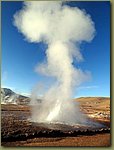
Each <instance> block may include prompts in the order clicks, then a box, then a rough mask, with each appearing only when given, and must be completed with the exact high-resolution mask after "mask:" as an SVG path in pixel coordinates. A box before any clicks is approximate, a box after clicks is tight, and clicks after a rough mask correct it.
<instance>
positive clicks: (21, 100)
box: [1, 88, 30, 105]
mask: <svg viewBox="0 0 114 150" xmlns="http://www.w3.org/2000/svg"><path fill="white" fill-rule="evenodd" d="M29 103H30V98H29V97H26V96H23V95H20V94H17V93H15V92H13V91H12V90H10V89H8V88H1V104H19V105H27V104H29Z"/></svg>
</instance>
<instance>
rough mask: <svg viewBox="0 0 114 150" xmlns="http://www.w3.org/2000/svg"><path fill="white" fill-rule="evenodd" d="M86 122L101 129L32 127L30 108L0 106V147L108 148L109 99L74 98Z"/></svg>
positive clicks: (47, 125) (63, 126)
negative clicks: (0, 144)
mask: <svg viewBox="0 0 114 150" xmlns="http://www.w3.org/2000/svg"><path fill="white" fill-rule="evenodd" d="M77 101H78V102H79V104H80V109H81V111H82V112H84V113H85V114H86V115H87V116H88V119H90V120H92V121H93V122H97V123H100V124H102V127H96V128H91V127H89V126H88V127H84V126H81V127H80V126H76V127H75V126H68V125H64V124H63V125H62V124H35V123H32V122H30V114H31V112H30V106H27V105H14V104H7V105H4V104H2V105H1V109H2V112H1V139H2V140H1V141H2V146H110V99H109V98H102V97H101V98H98V97H94V98H92V97H88V98H78V99H77Z"/></svg>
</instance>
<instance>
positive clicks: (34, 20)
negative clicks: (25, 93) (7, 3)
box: [14, 1, 95, 123]
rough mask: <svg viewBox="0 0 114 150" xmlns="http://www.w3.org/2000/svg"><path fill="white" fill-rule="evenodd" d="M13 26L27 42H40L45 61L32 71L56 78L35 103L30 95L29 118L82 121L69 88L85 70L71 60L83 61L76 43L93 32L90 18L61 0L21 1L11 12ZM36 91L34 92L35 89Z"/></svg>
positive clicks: (71, 90) (79, 80) (89, 37)
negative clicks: (59, 0)
mask: <svg viewBox="0 0 114 150" xmlns="http://www.w3.org/2000/svg"><path fill="white" fill-rule="evenodd" d="M14 25H15V26H16V27H17V28H18V30H19V31H20V32H21V33H23V35H24V36H25V38H26V39H27V40H28V41H29V42H35V43H39V42H41V41H42V42H44V43H46V44H47V45H48V48H47V50H46V58H47V61H46V62H45V63H42V64H40V65H39V66H37V67H36V71H37V72H40V73H42V74H44V75H47V76H52V77H54V78H55V79H56V82H55V84H53V85H52V86H50V88H49V89H48V90H47V91H46V92H45V93H44V95H43V102H42V103H41V104H37V103H36V97H35V92H33V94H32V103H33V104H35V106H34V107H33V115H32V117H33V120H34V121H39V122H53V121H59V122H66V123H80V122H82V120H83V119H82V117H81V113H80V111H79V109H78V108H79V107H78V104H76V105H75V104H74V102H73V101H72V100H71V97H72V93H73V88H74V87H77V86H79V84H80V83H81V82H83V81H85V80H86V79H87V78H88V76H89V73H88V72H83V71H82V70H81V69H78V68H75V67H74V66H73V60H74V59H76V60H77V62H78V61H81V60H83V57H82V55H81V53H80V49H79V44H80V43H81V42H82V41H86V42H90V41H91V40H92V39H93V37H94V33H95V28H94V23H93V21H92V19H91V17H90V16H89V15H88V14H87V13H86V12H85V11H84V10H80V9H79V8H77V7H70V6H68V5H65V4H64V3H62V2H52V1H44V2H41V1H39V2H24V5H23V8H22V10H20V11H19V12H17V13H16V14H15V15H14ZM37 92H38V91H37Z"/></svg>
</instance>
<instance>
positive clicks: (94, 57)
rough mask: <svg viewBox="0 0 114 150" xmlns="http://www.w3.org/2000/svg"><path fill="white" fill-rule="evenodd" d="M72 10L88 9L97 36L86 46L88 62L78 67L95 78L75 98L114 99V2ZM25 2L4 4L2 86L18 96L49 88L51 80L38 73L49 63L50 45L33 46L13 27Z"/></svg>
mask: <svg viewBox="0 0 114 150" xmlns="http://www.w3.org/2000/svg"><path fill="white" fill-rule="evenodd" d="M67 5H70V6H71V7H76V6H77V7H79V8H80V9H85V10H86V12H87V13H89V14H90V15H91V17H92V20H93V21H94V23H95V28H96V36H95V38H94V39H93V41H92V42H91V43H82V45H81V53H82V55H83V57H84V61H83V62H81V63H79V64H78V66H77V64H76V63H75V61H74V66H77V67H79V68H81V69H82V70H89V71H90V72H91V74H92V79H91V80H90V81H88V82H86V83H83V84H81V85H80V87H79V88H78V90H77V91H76V90H75V91H76V92H75V94H74V97H80V96H110V3H109V2H67ZM21 8H22V2H2V87H9V88H11V89H12V90H14V91H16V92H18V93H30V92H31V90H32V88H33V87H34V86H35V85H36V84H37V83H39V82H42V81H43V82H45V83H46V84H47V87H48V86H49V84H50V82H52V81H51V78H48V77H44V76H42V75H40V74H37V73H36V72H35V71H34V68H35V66H36V65H37V64H38V63H41V62H42V61H43V60H45V50H46V45H45V44H44V43H42V42H41V43H38V44H35V43H29V42H27V41H26V40H25V38H24V36H23V35H22V34H21V33H19V32H18V31H17V28H16V27H15V26H13V15H14V14H15V12H16V11H18V10H19V9H21Z"/></svg>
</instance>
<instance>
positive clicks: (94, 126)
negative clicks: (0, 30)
mask: <svg viewBox="0 0 114 150" xmlns="http://www.w3.org/2000/svg"><path fill="white" fill-rule="evenodd" d="M15 3H17V2H15ZM15 3H13V5H10V7H11V8H10V9H13V8H14V7H13V6H14V4H15ZM11 4H12V3H11ZM17 5H18V6H17ZM17 5H15V6H16V9H15V10H14V11H12V12H11V14H10V15H11V16H10V17H9V18H8V20H9V22H10V23H9V22H8V23H9V24H7V25H6V26H5V27H6V28H8V27H10V26H11V30H12V33H13V34H12V33H11V37H9V40H8V39H7V37H5V40H4V42H3V44H4V43H5V42H6V41H10V38H13V39H12V42H9V43H11V44H12V45H13V46H15V47H13V46H11V48H10V46H7V43H8V42H6V43H5V44H4V47H3V48H4V51H5V50H6V53H5V54H4V56H8V55H9V56H10V55H11V57H10V58H9V57H8V58H5V59H6V64H5V65H4V69H3V70H8V73H7V71H5V72H6V73H5V74H6V76H7V78H8V79H7V78H5V79H4V80H6V81H9V82H8V84H11V85H9V86H5V87H14V89H15V88H16V87H17V89H18V88H19V89H18V90H17V91H18V93H20V94H21V93H25V95H26V94H28V95H29V96H28V97H27V96H23V94H22V95H20V94H16V93H15V92H13V91H12V90H10V89H7V88H2V90H1V95H2V100H1V103H2V105H1V123H2V124H1V143H2V146H105V147H106V146H110V98H109V97H105V96H107V95H110V92H109V88H107V89H104V87H105V88H106V87H109V84H110V83H109V78H110V76H108V73H107V72H108V71H109V70H110V69H109V68H108V63H109V62H108V59H109V58H108V59H107V57H108V55H109V54H108V55H107V53H106V52H107V51H105V50H108V48H107V47H106V46H104V47H103V48H102V50H103V52H102V53H101V46H102V45H103V44H102V42H104V43H105V44H107V43H106V42H107V40H106V38H107V36H108V33H107V34H106V36H104V31H105V30H104V31H103V33H101V34H100V33H99V32H100V31H101V29H102V28H101V27H102V24H103V27H104V25H105V24H106V23H108V21H107V20H106V23H102V24H100V25H99V27H100V28H99V30H98V23H101V22H102V21H101V17H102V18H104V16H100V17H99V15H100V12H99V13H98V10H97V9H96V12H94V11H95V9H93V12H94V13H95V14H93V15H92V13H93V12H92V7H93V8H94V4H91V5H92V7H90V5H89V4H88V3H87V5H88V7H86V5H85V6H83V5H82V6H83V7H85V9H84V8H81V7H80V2H79V6H78V5H76V3H75V2H70V1H69V2H67V1H65V2H64V1H56V2H53V1H26V2H20V3H17ZM7 7H9V5H7ZM7 7H4V10H5V9H6V8H7ZM89 7H90V10H91V11H89V10H88V9H89ZM106 7H107V5H106ZM10 9H8V10H10ZM86 10H87V11H86ZM4 12H5V11H4ZM6 12H7V13H10V11H6ZM104 12H105V11H104ZM89 13H90V14H89ZM96 13H98V14H97V15H96ZM5 15H6V14H5V13H4V16H5ZM103 15H104V13H103ZM6 16H7V15H6ZM97 17H98V18H100V20H99V21H94V20H96V19H98V18H97ZM4 18H6V19H7V17H3V19H4ZM107 18H108V17H107ZM11 21H12V22H11ZM4 23H6V21H5V22H4ZM103 29H104V28H103ZM106 29H107V27H106ZM4 31H5V29H4ZM9 31H10V30H8V35H10V34H9ZM99 34H100V36H101V35H102V37H100V38H98V39H97V36H99ZM4 35H7V34H5V33H4ZM15 37H17V39H16V38H15ZM104 37H105V41H103V38H104ZM6 39H7V40H6ZM95 40H98V41H97V42H96V41H95ZM108 40H109V39H108ZM19 42H20V43H19ZM92 42H93V45H92ZM109 43H110V41H109ZM86 44H87V45H86ZM17 45H18V46H17ZM89 45H90V46H91V47H90V48H89ZM6 46H7V48H6ZM109 47H110V46H109ZM35 48H36V49H35ZM14 49H15V52H13V51H14ZM23 49H24V50H23ZM88 49H91V51H92V50H93V49H94V50H93V51H92V52H91V53H90V51H89V50H88ZM97 50H98V51H97ZM8 52H9V53H8ZM10 52H12V53H10ZM17 52H18V53H17ZM101 54H103V55H101ZM105 55H106V57H105ZM99 56H100V57H99ZM101 57H103V58H102V59H101ZM7 59H9V60H10V61H9V62H8V61H7ZM105 61H106V63H107V64H106V65H104V64H105V63H104V62H105ZM101 63H103V64H101ZM7 64H8V65H7ZM34 64H35V65H34ZM36 64H37V65H36ZM9 65H11V66H10V67H9ZM6 66H8V67H9V68H8V69H5V67H6ZM14 67H15V69H14ZM105 67H107V68H108V69H107V68H105ZM6 68H7V67H6ZM106 69H107V70H108V71H106ZM9 70H10V71H11V72H10V71H9ZM103 71H104V72H103ZM7 74H8V75H7ZM105 75H106V77H105ZM107 78H108V80H107ZM10 79H11V80H10ZM101 79H102V80H101ZM88 81H89V83H88ZM4 82H5V81H4ZM83 82H84V83H83ZM85 82H86V83H85ZM8 84H3V87H4V85H8ZM13 84H14V85H13ZM105 84H106V85H105ZM84 85H85V86H84ZM107 85H108V86H107ZM81 86H82V87H81ZM81 89H82V90H81ZM89 89H90V90H89ZM100 89H101V91H100ZM92 90H93V91H92ZM15 91H16V90H15ZM23 91H25V92H23ZM103 91H105V92H103ZM107 91H108V92H107ZM78 92H79V95H81V96H83V95H92V96H93V95H95V96H96V95H100V96H104V97H80V98H77V99H75V97H78V95H77V93H78ZM81 92H82V93H81ZM106 92H107V93H106ZM104 94H105V95H104Z"/></svg>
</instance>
